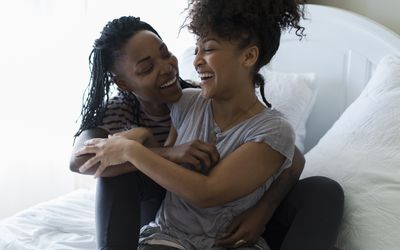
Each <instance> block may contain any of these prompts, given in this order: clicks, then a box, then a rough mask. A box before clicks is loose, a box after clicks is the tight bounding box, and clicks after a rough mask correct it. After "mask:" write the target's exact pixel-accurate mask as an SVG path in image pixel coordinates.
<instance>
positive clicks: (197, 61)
mask: <svg viewBox="0 0 400 250" xmlns="http://www.w3.org/2000/svg"><path fill="white" fill-rule="evenodd" d="M202 64H203V57H202V55H201V53H200V51H197V53H196V54H195V56H194V59H193V66H194V68H195V69H196V71H198V69H199V67H200V66H201V65H202Z"/></svg>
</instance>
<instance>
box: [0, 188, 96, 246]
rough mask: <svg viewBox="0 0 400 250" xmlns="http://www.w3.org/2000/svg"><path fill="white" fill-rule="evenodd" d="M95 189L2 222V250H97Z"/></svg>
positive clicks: (38, 207) (0, 231)
mask: <svg viewBox="0 0 400 250" xmlns="http://www.w3.org/2000/svg"><path fill="white" fill-rule="evenodd" d="M94 198H95V189H94V188H92V189H78V190H76V191H73V192H71V193H69V194H66V195H63V196H61V197H59V198H57V199H54V200H51V201H48V202H44V203H41V204H38V205H36V206H34V207H32V208H29V209H27V210H24V211H22V212H20V213H18V214H16V215H14V216H12V217H9V218H6V219H4V220H1V221H0V249H1V250H78V249H79V250H86V249H87V250H89V249H90V250H94V249H96V243H95V221H94Z"/></svg>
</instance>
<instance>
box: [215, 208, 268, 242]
mask: <svg viewBox="0 0 400 250" xmlns="http://www.w3.org/2000/svg"><path fill="white" fill-rule="evenodd" d="M266 213H267V211H262V210H260V209H257V205H256V206H255V207H251V208H249V209H247V210H246V211H244V212H243V213H241V214H239V215H238V216H236V217H235V218H234V219H233V220H232V222H231V224H230V225H229V227H228V228H227V229H226V230H225V233H224V234H223V235H222V236H221V237H220V238H219V239H217V240H216V242H215V245H217V246H221V247H225V248H237V247H244V246H252V245H254V244H255V243H256V242H257V241H258V239H259V237H260V236H261V234H262V233H263V232H264V230H265V225H266V223H265V216H266Z"/></svg>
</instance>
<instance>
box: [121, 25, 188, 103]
mask: <svg viewBox="0 0 400 250" xmlns="http://www.w3.org/2000/svg"><path fill="white" fill-rule="evenodd" d="M114 68H115V70H114V73H115V79H114V80H115V82H116V83H117V85H118V86H119V87H120V88H122V89H124V90H127V91H131V92H133V93H134V94H135V95H136V97H137V98H138V99H139V101H140V102H141V103H142V104H143V103H152V104H165V103H171V102H174V101H176V100H177V99H179V97H180V96H181V94H182V90H181V87H180V84H179V80H178V79H179V70H178V61H177V59H176V57H175V56H174V55H173V54H171V52H170V51H169V50H168V48H167V46H166V45H165V43H164V42H163V41H162V40H161V39H160V38H159V37H158V36H157V35H155V34H154V33H152V32H150V31H140V32H138V33H136V34H135V35H133V36H132V37H131V38H130V39H129V40H128V42H127V43H126V44H125V45H124V47H123V48H122V50H121V56H120V58H119V60H118V61H117V62H116V65H115V67H114Z"/></svg>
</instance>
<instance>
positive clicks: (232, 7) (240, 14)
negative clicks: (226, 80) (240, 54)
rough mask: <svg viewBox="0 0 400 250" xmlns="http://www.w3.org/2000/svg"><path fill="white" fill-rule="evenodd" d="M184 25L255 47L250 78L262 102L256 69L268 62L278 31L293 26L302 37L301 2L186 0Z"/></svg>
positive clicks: (260, 80)
mask: <svg viewBox="0 0 400 250" xmlns="http://www.w3.org/2000/svg"><path fill="white" fill-rule="evenodd" d="M186 10H187V11H188V16H187V20H189V23H188V24H186V25H185V26H186V27H188V29H189V31H190V32H192V33H193V34H195V35H197V36H199V37H205V36H207V34H208V33H214V34H216V35H218V36H219V37H221V38H223V39H227V40H228V41H237V42H238V43H239V48H240V49H243V48H246V47H247V46H249V45H256V46H257V47H258V48H259V55H260V56H259V57H258V59H257V62H256V65H255V68H254V72H253V82H254V84H255V86H256V87H260V92H261V96H262V99H263V101H264V103H265V104H266V105H267V106H268V107H271V104H269V103H268V101H267V100H266V98H265V94H264V77H263V76H262V75H261V74H260V73H259V70H260V69H261V68H262V67H263V66H264V65H266V64H268V63H269V62H270V61H271V59H272V57H273V56H274V55H275V53H276V51H277V50H278V48H279V42H280V38H281V31H283V30H286V29H291V28H294V29H295V30H296V32H295V33H296V35H297V36H299V37H300V38H302V37H303V36H304V35H303V31H304V27H302V26H300V25H299V22H300V19H301V18H304V6H303V5H302V4H301V2H300V0H190V1H189V4H188V7H187V9H186Z"/></svg>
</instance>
